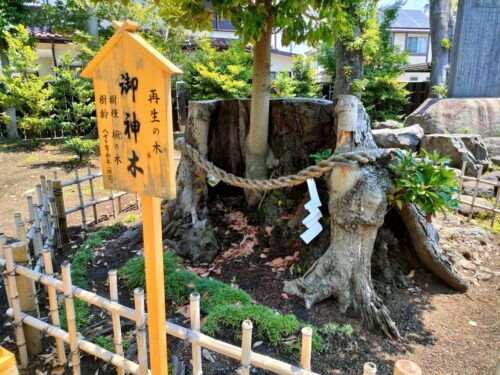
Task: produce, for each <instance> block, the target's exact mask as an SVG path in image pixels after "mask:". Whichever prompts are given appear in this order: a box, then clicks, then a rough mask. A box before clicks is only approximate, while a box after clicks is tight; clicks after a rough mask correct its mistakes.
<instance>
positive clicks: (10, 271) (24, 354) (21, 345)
mask: <svg viewBox="0 0 500 375" xmlns="http://www.w3.org/2000/svg"><path fill="white" fill-rule="evenodd" d="M4 256H5V268H6V270H7V278H8V279H9V284H8V285H9V293H8V296H9V298H10V306H11V308H12V310H13V313H14V330H15V333H16V343H17V350H18V352H19V360H20V362H21V368H22V369H24V368H26V367H28V351H27V349H26V338H25V336H24V329H23V321H22V319H21V304H20V303H19V293H18V291H17V285H16V276H15V275H16V270H15V268H14V259H13V257H12V249H11V247H10V246H5V247H4Z"/></svg>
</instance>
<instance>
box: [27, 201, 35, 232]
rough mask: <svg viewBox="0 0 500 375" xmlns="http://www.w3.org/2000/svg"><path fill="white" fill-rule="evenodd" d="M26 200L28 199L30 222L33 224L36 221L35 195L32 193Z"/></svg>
mask: <svg viewBox="0 0 500 375" xmlns="http://www.w3.org/2000/svg"><path fill="white" fill-rule="evenodd" d="M26 200H27V201H28V214H29V217H30V221H29V224H30V226H31V225H33V223H34V222H35V210H34V209H33V197H32V196H31V195H28V196H27V197H26Z"/></svg>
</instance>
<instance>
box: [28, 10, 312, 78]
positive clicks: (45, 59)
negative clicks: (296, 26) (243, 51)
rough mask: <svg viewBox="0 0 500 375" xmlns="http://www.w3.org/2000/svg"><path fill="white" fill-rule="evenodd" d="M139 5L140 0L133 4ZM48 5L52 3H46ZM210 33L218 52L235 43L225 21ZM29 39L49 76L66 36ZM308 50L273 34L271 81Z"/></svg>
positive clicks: (43, 31) (39, 32)
mask: <svg viewBox="0 0 500 375" xmlns="http://www.w3.org/2000/svg"><path fill="white" fill-rule="evenodd" d="M136 1H140V0H136ZM49 2H50V3H52V2H53V0H50V1H49ZM30 6H32V7H33V8H36V7H38V6H40V5H39V4H38V3H36V2H33V3H32V4H30ZM102 24H103V25H109V22H103V23H102ZM212 28H213V29H212V31H211V32H208V33H206V34H208V36H209V37H210V38H211V39H213V44H214V46H215V47H220V48H221V49H223V48H227V46H228V43H229V42H231V41H232V40H236V39H237V38H238V37H237V36H236V35H235V28H234V26H233V25H232V24H231V22H230V21H229V20H221V19H220V18H219V17H218V16H216V15H214V19H213V21H212ZM30 33H31V35H32V36H33V37H34V38H35V39H36V41H37V43H36V52H37V55H38V63H39V65H40V69H39V72H38V73H39V75H40V76H41V77H43V76H46V75H48V74H52V73H53V68H54V66H57V65H58V63H59V59H60V57H61V56H62V55H63V54H64V53H66V52H68V51H71V46H70V45H69V44H68V43H69V42H70V41H71V36H70V35H62V34H58V33H53V32H51V30H49V29H48V28H32V29H30ZM307 50H308V47H307V46H306V45H305V44H300V45H296V44H294V43H292V44H291V45H290V46H286V47H285V46H282V45H281V32H279V31H278V32H276V33H274V34H273V37H272V51H271V75H272V78H275V77H276V75H277V73H279V72H282V71H283V70H285V69H286V70H290V69H291V67H292V65H293V58H294V56H296V55H297V54H304V53H305V52H307Z"/></svg>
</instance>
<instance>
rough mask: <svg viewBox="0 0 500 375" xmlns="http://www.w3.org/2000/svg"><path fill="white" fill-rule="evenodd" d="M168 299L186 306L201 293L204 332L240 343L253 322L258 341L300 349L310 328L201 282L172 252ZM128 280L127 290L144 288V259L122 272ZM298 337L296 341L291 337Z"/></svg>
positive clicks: (238, 293)
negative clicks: (225, 331) (227, 333)
mask: <svg viewBox="0 0 500 375" xmlns="http://www.w3.org/2000/svg"><path fill="white" fill-rule="evenodd" d="M163 259H164V268H165V275H168V277H166V278H165V295H166V299H167V300H168V301H172V302H173V303H175V304H177V305H183V304H185V303H187V302H188V301H189V295H190V294H191V293H193V292H198V293H199V294H200V295H201V311H202V312H203V313H204V314H205V323H204V325H203V331H204V332H207V333H209V334H214V333H216V332H217V331H219V330H220V329H221V328H223V327H226V328H230V329H232V330H233V331H234V337H235V339H237V338H238V337H239V335H240V331H241V322H242V321H243V320H245V319H250V320H252V322H253V324H254V327H255V332H256V334H257V337H259V338H262V339H266V340H268V341H269V342H270V343H271V345H274V346H278V345H284V346H283V347H284V348H285V349H287V350H288V349H294V348H298V345H299V343H298V338H297V337H299V332H300V329H301V328H302V327H304V326H305V325H306V324H305V323H304V322H301V321H300V320H299V319H297V318H296V317H295V316H294V315H281V314H278V313H276V312H274V311H273V310H271V309H270V308H268V307H266V306H263V305H258V304H254V303H253V301H252V297H251V296H250V295H249V294H248V293H246V292H245V291H243V290H241V289H238V288H235V287H232V286H230V285H227V284H224V283H222V282H220V281H218V280H214V279H207V278H201V277H199V276H197V275H195V274H194V273H192V272H189V271H187V270H185V269H179V268H178V265H179V260H178V258H177V256H176V255H175V254H173V253H171V252H166V253H165V254H164V258H163ZM119 274H120V275H121V276H122V277H124V278H125V283H126V285H127V287H129V288H131V289H133V288H137V287H144V285H145V276H144V258H143V257H136V258H132V259H130V260H129V261H127V263H126V264H125V265H124V266H123V267H122V268H121V269H120V270H119ZM292 335H296V337H295V339H294V338H292V339H290V336H292ZM322 345H323V340H322V339H321V337H320V336H319V334H315V335H314V338H313V347H314V349H315V350H320V349H321V348H322Z"/></svg>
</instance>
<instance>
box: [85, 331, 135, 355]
mask: <svg viewBox="0 0 500 375" xmlns="http://www.w3.org/2000/svg"><path fill="white" fill-rule="evenodd" d="M94 344H96V345H99V346H100V347H101V348H103V349H106V350H107V351H109V352H112V353H114V352H115V343H114V341H113V336H111V335H106V336H97V337H96V338H95V339H94ZM122 347H123V350H124V351H125V352H126V351H127V350H128V349H129V348H130V341H128V340H127V339H122Z"/></svg>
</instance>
